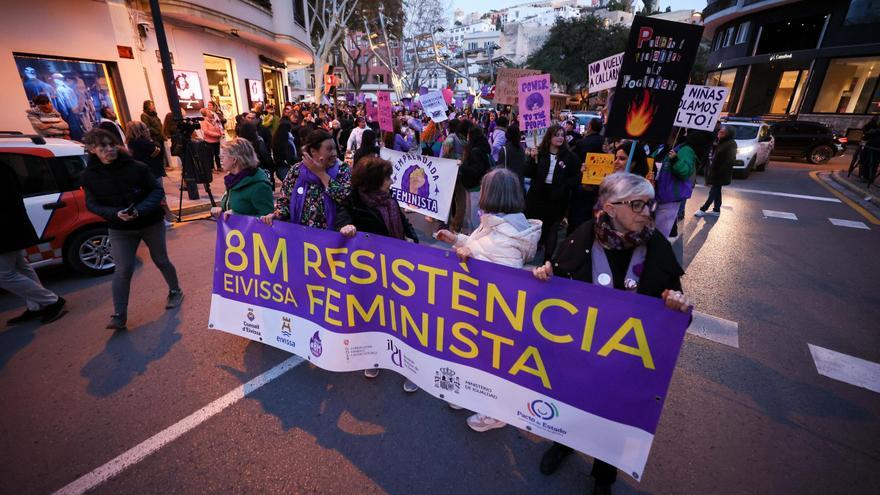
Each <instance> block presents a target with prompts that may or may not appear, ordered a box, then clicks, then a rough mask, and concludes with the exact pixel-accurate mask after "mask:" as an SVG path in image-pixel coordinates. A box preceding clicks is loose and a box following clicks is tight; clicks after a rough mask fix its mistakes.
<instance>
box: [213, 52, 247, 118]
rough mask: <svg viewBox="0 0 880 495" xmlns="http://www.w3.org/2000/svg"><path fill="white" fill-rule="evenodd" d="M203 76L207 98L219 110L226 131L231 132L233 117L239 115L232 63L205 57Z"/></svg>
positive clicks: (223, 59)
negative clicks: (205, 80) (204, 75)
mask: <svg viewBox="0 0 880 495" xmlns="http://www.w3.org/2000/svg"><path fill="white" fill-rule="evenodd" d="M205 74H206V75H207V76H208V93H209V98H210V100H211V101H213V102H214V104H215V105H217V107H218V108H220V112H221V113H222V114H223V118H225V119H226V126H225V127H226V131H227V132H231V131H233V130H234V129H235V116H236V115H238V114H239V110H238V98H237V96H236V93H235V78H234V77H233V76H232V61H231V60H229V59H228V58H223V57H215V56H213V55H205Z"/></svg>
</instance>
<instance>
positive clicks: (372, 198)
mask: <svg viewBox="0 0 880 495" xmlns="http://www.w3.org/2000/svg"><path fill="white" fill-rule="evenodd" d="M358 196H359V197H360V198H361V201H363V202H364V204H365V205H367V206H368V207H370V208H373V209H374V210H377V211H378V212H379V215H380V216H381V217H382V223H384V224H385V227H386V228H387V229H388V236H389V237H394V238H395V239H401V240H402V239H403V238H404V237H405V235H404V230H403V218H402V217H401V215H400V207H399V206H397V201H394V200H393V199H391V193H387V192H383V191H375V192H364V191H358Z"/></svg>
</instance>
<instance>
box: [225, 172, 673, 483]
mask: <svg viewBox="0 0 880 495" xmlns="http://www.w3.org/2000/svg"><path fill="white" fill-rule="evenodd" d="M427 173H430V171H428V172H427ZM215 260H216V262H215V263H216V264H215V270H214V287H213V294H212V301H211V314H210V320H209V327H210V328H212V329H215V330H222V331H225V332H228V333H231V334H234V335H239V336H241V337H245V338H248V339H252V340H257V341H261V342H263V343H265V344H268V345H271V346H274V347H278V348H280V349H283V350H286V351H288V352H292V353H295V354H298V355H299V356H301V357H303V358H304V359H308V360H309V361H310V362H311V363H312V364H314V365H316V366H319V367H321V368H323V369H327V370H331V371H340V372H347V371H356V370H363V369H366V368H373V367H377V368H384V369H389V370H394V371H397V372H398V373H400V374H402V375H404V376H405V377H407V378H409V379H410V380H412V381H413V382H415V383H416V385H418V386H419V387H421V389H422V390H424V391H425V392H428V393H430V394H431V395H434V396H436V397H438V398H440V399H443V400H446V401H449V402H452V403H454V404H457V405H460V406H462V407H465V408H467V409H470V410H473V411H478V412H480V413H483V414H488V415H490V416H492V417H494V418H498V419H500V420H502V421H504V422H507V423H509V424H511V425H514V426H516V427H518V428H523V429H525V430H528V431H530V432H532V433H534V434H536V435H540V436H542V437H544V438H547V439H551V440H555V441H557V442H560V443H562V444H565V445H569V446H571V447H573V448H575V449H577V450H579V451H581V452H585V453H587V454H590V455H592V456H594V457H597V458H599V459H602V460H604V461H606V462H609V463H611V464H613V465H615V466H617V467H619V468H620V469H621V470H623V471H624V472H625V473H627V474H630V475H631V476H633V477H634V478H637V479H638V478H640V477H641V475H642V472H643V471H644V467H645V464H646V462H647V459H648V454H649V451H650V447H651V442H652V441H653V437H654V433H655V431H656V429H657V424H658V421H659V419H660V414H661V412H662V410H663V403H664V401H665V399H666V394H667V390H668V388H669V382H670V380H671V378H672V373H673V370H674V369H675V363H676V360H677V358H678V354H679V350H680V347H681V343H682V340H683V338H684V334H685V330H686V329H687V326H688V323H689V321H690V315H689V314H685V313H679V312H674V311H672V310H669V309H667V308H666V307H665V306H664V304H663V302H662V301H661V300H659V299H654V298H649V297H645V296H641V295H637V294H634V293H627V292H624V291H618V290H613V289H607V288H604V287H601V286H595V285H592V284H585V283H582V282H576V281H572V280H569V279H566V278H564V277H554V278H553V279H552V280H551V281H549V282H541V281H538V280H536V279H535V278H534V277H533V276H532V274H531V272H529V271H527V270H516V269H513V268H508V267H504V266H500V265H496V264H492V263H488V262H482V261H476V260H473V259H472V260H468V261H467V262H466V263H461V262H459V261H458V259H457V258H456V257H455V256H454V255H453V256H450V252H448V251H445V250H441V249H436V248H432V247H427V246H420V245H416V244H411V243H407V242H403V241H399V240H396V239H390V238H387V237H382V236H376V235H364V234H361V233H358V234H357V236H356V237H354V238H352V239H347V238H345V237H343V236H341V235H340V234H338V233H336V232H332V231H327V230H317V229H312V228H308V227H303V226H300V225H294V224H289V223H285V222H275V225H273V226H271V227H270V226H267V225H264V224H263V223H261V222H259V221H258V220H256V219H254V218H251V217H246V216H239V215H232V216H231V217H230V218H229V219H228V220H225V221H220V222H219V225H218V231H217V245H216V255H215Z"/></svg>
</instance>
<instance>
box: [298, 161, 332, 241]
mask: <svg viewBox="0 0 880 495" xmlns="http://www.w3.org/2000/svg"><path fill="white" fill-rule="evenodd" d="M297 166H298V167H299V177H297V178H296V183H294V184H293V190H292V191H291V200H292V201H293V211H291V212H290V220H291V221H292V222H296V223H302V214H303V206H304V204H305V199H306V195H307V194H309V193H310V191H311V189H312V186H317V187H320V188H321V189H323V191H321V195H322V196H323V200H324V219H325V220H326V222H327V224H326V226H325V228H327V229H330V230H335V229H336V227H335V225H336V224H335V222H336V202H335V201H333V198H331V197H330V194H329V193H328V192H327V190H326V189H325V188H324V184H323V183H321V179H319V178H318V176H317V175H315V174H314V173H312V171H311V170H309V168H308V167H306V164H305V163H303V162H299V164H298V165H297ZM338 173H339V162H338V161H337V162H336V163H334V164H333V166H332V167H330V168H329V169H328V170H327V175H329V176H330V180H333V179H335V178H336V174H338ZM300 189H302V193H300V192H299V191H300Z"/></svg>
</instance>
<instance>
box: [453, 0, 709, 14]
mask: <svg viewBox="0 0 880 495" xmlns="http://www.w3.org/2000/svg"><path fill="white" fill-rule="evenodd" d="M527 1H528V0H479V1H476V2H475V1H474V0H452V9H453V10H455V9H461V10H463V11H464V12H465V13H468V12H474V11H476V10H479V11H481V12H485V11H488V10H492V9H500V8H504V7H510V6H511V5H519V4H521V3H526V2H527ZM639 3H641V2H639ZM670 5H671V6H672V10H678V9H694V10H702V9H703V8H704V7H705V6H706V0H660V10H665V9H666V7H667V6H670Z"/></svg>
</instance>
